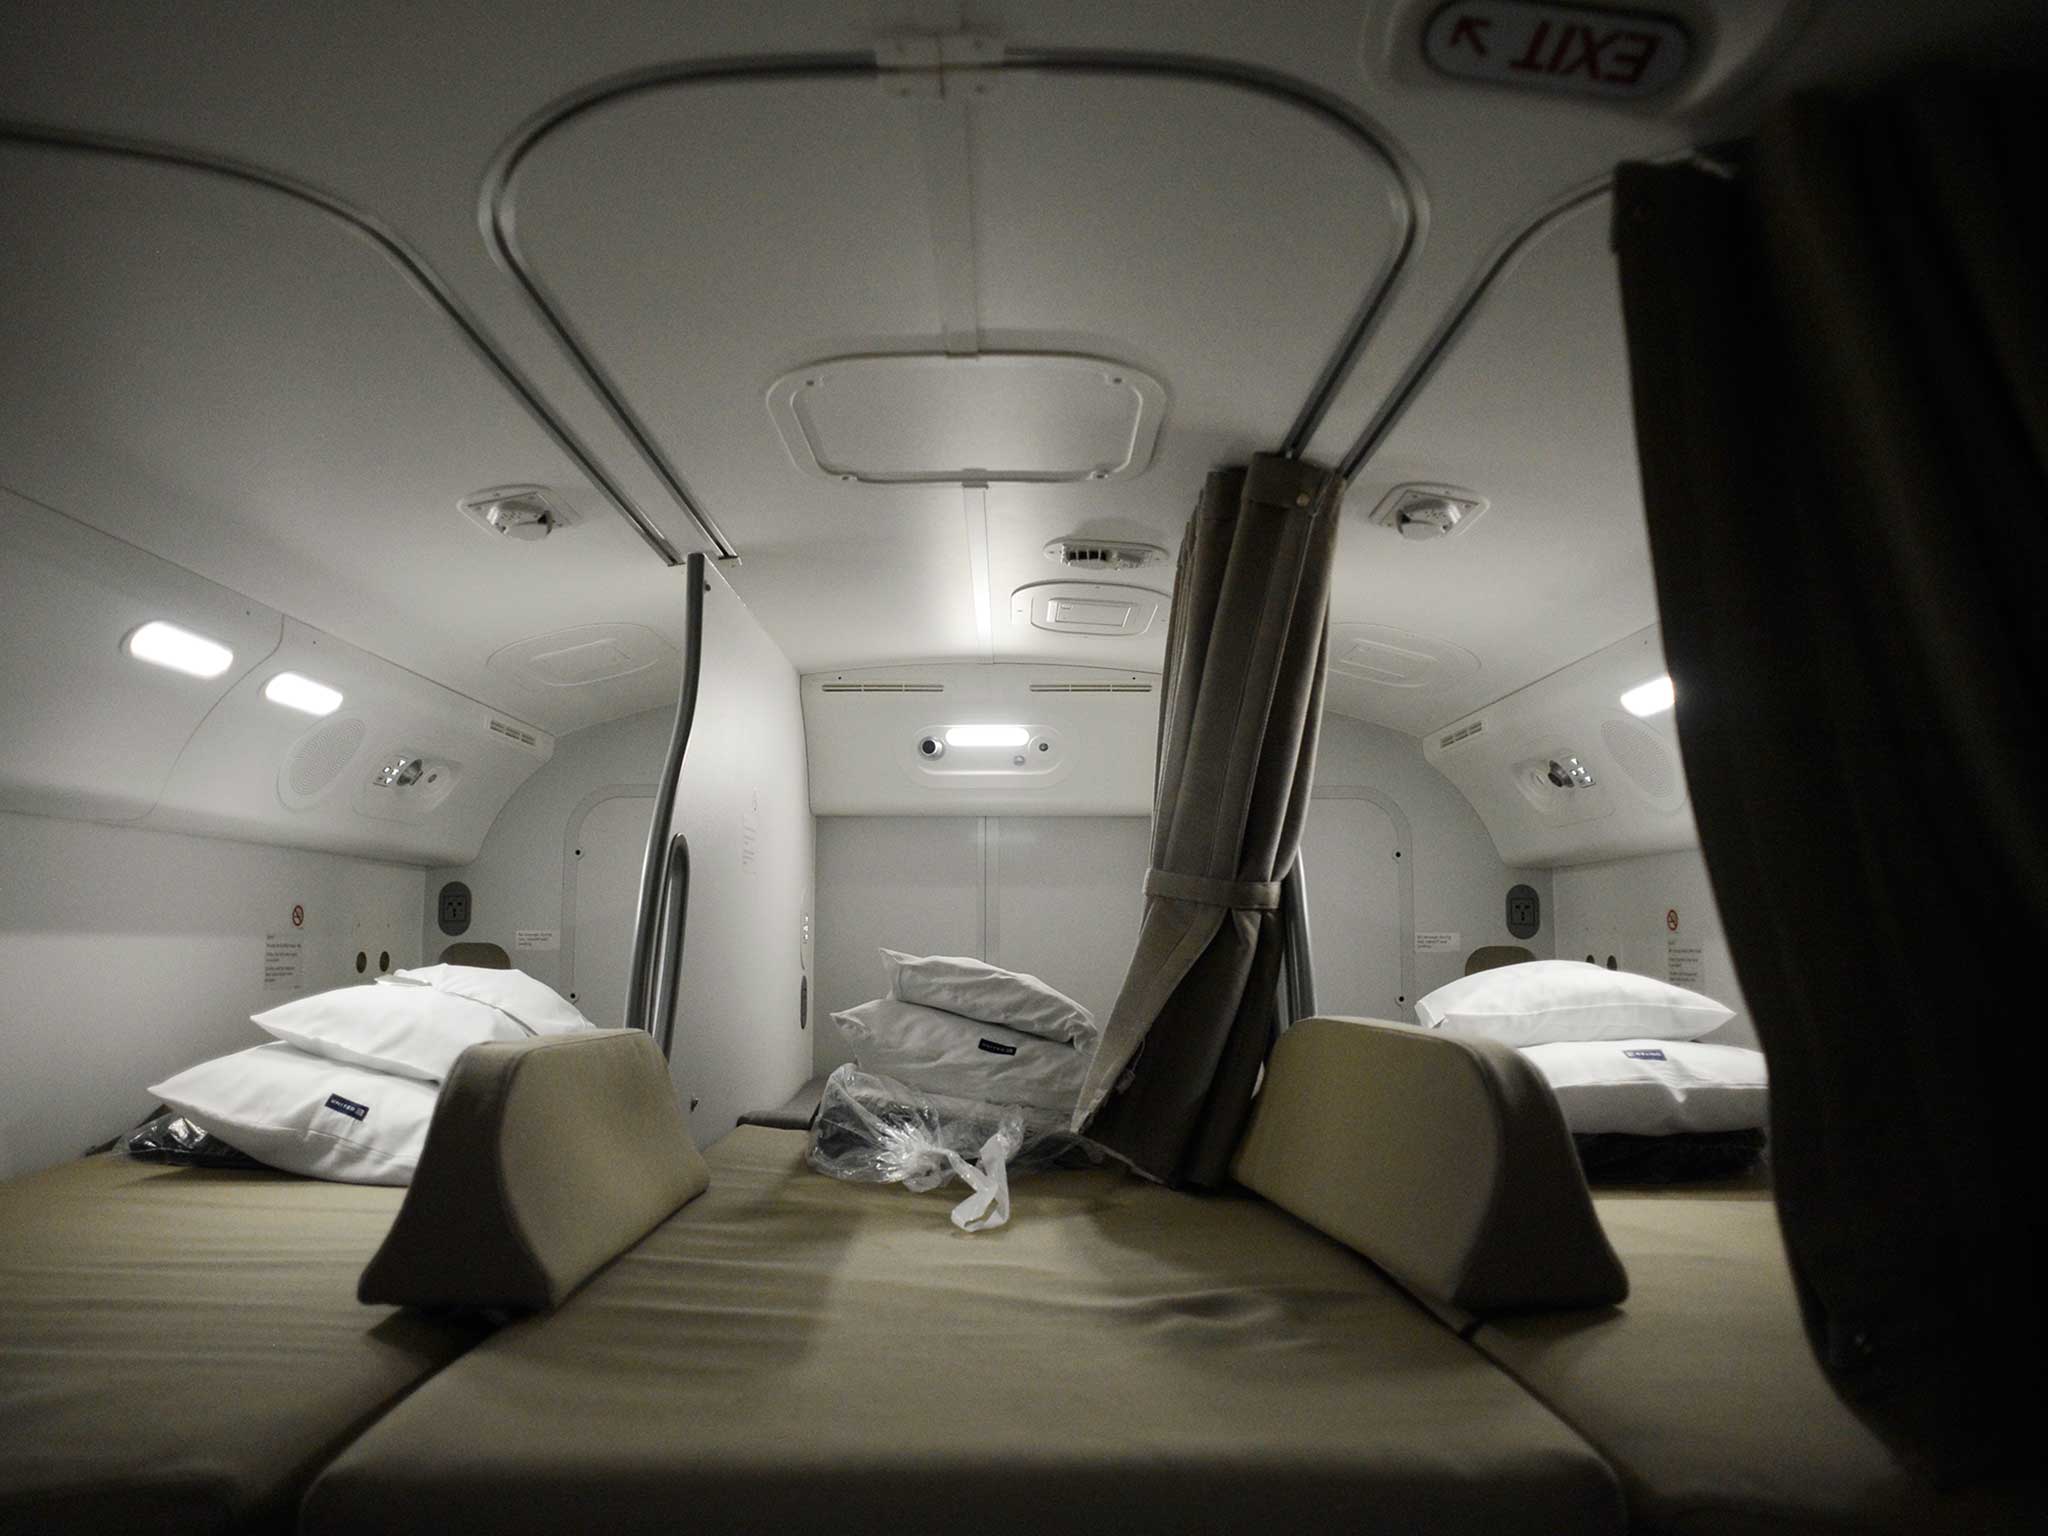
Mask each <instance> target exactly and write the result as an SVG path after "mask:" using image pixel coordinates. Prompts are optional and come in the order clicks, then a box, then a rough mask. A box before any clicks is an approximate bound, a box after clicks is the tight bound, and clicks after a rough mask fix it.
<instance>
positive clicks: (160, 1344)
mask: <svg viewBox="0 0 2048 1536" xmlns="http://www.w3.org/2000/svg"><path fill="white" fill-rule="evenodd" d="M403 1194H404V1191H403V1190H398V1189H371V1188H366V1187H363V1186H359V1185H348V1184H323V1183H318V1182H315V1181H312V1180H308V1179H298V1178H293V1177H291V1176H289V1175H287V1174H272V1173H267V1172H220V1171H212V1170H205V1169H196V1168H167V1167H164V1166H162V1165H159V1164H150V1163H140V1162H136V1161H134V1160H132V1159H129V1158H126V1157H123V1156H121V1155H119V1154H109V1155H104V1156H100V1157H92V1158H86V1159H83V1160H81V1161H78V1162H74V1163H68V1164H65V1165H64V1166H62V1167H58V1168H53V1169H50V1170H49V1171H47V1172H45V1173H40V1174H36V1175H33V1176H31V1177H29V1178H25V1179H19V1180H16V1181H14V1182H12V1183H8V1184H0V1532H6V1533H9V1536H13V1533H29V1532H34V1533H37V1536H60V1533H66V1532H81V1533H83V1532H92V1533H125V1532H164V1533H175V1536H205V1533H212V1532H229V1531H232V1532H245V1531H288V1530H290V1529H291V1528H292V1516H293V1513H294V1509H295V1506H296V1504H297V1502H298V1498H299V1495H300V1494H301V1493H302V1492H303V1490H304V1488H305V1485H306V1483H307V1482H308V1481H309V1480H310V1479H311V1477H312V1475H313V1473H314V1472H315V1471H316V1470H318V1468H319V1467H320V1466H321V1465H322V1463H324V1462H325V1461H326V1460H327V1459H328V1457H330V1456H331V1455H332V1454H333V1453H334V1452H335V1451H336V1450H337V1449H338V1448H340V1447H341V1446H342V1445H344V1444H346V1443H347V1441H348V1440H349V1439H350V1438H351V1437H352V1436H353V1435H354V1434H355V1432H356V1431H357V1430H359V1429H361V1428H362V1426H363V1425H365V1424H367V1423H368V1422H369V1421H370V1420H372V1419H374V1418H375V1417H376V1416H377V1415H378V1413H380V1412H381V1411H382V1410H383V1409H384V1408H385V1407H386V1406H388V1405H389V1404H390V1403H391V1402H392V1401H393V1400H395V1399H396V1398H398V1397H399V1396H401V1395H402V1394H403V1393H404V1392H405V1391H406V1390H407V1389H408V1388H409V1387H411V1386H412V1385H413V1384H414V1383H415V1382H417V1381H418V1380H419V1379H420V1378H421V1377H422V1376H425V1375H427V1374H428V1373H429V1372H431V1371H433V1370H434V1369H436V1368H437V1367H439V1366H440V1365H442V1364H444V1363H445V1362H446V1361H448V1360H450V1359H452V1358H453V1357H454V1356H455V1355H457V1354H459V1353H460V1352H461V1351H462V1350H463V1349H464V1348H466V1347H467V1346H468V1345H469V1344H471V1343H473V1342H474V1341H475V1338H476V1334H475V1332H474V1331H471V1330H465V1329H458V1328H453V1327H448V1326H438V1325H432V1324H428V1323H425V1322H423V1321H421V1320H419V1319H417V1318H413V1317H408V1316H398V1315H394V1314H393V1313H392V1312H391V1311H390V1309H388V1308H382V1307H364V1306H362V1305H361V1304H360V1303H358V1302H357V1301H356V1298H355V1285H356V1276H357V1275H358V1274H359V1273H360V1272H361V1270H362V1267H363V1264H364V1263H365V1261H366V1260H367V1259H368V1258H369V1256H370V1254H371V1252H372V1251H373V1250H374V1249H375V1248H376V1246H377V1243H378V1242H379V1240H380V1239H381V1238H382V1237H383V1235H384V1231H385V1229H386V1228H387V1227H388V1226H389V1225H390V1224H391V1218H392V1215H393V1213H394V1212H395V1211H396V1210H397V1209H398V1202H399V1199H400V1197H401V1196H402V1195H403Z"/></svg>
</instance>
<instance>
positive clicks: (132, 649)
mask: <svg viewBox="0 0 2048 1536" xmlns="http://www.w3.org/2000/svg"><path fill="white" fill-rule="evenodd" d="M128 654H129V655H130V656H133V657H134V658H135V659H136V660H137V661H146V662H148V663H149V664H150V665H151V666H153V667H169V668H170V669H171V670H172V671H173V672H183V673H184V674H185V675H186V676H187V677H219V676H220V675H221V673H223V672H225V671H227V669H228V668H229V667H231V666H233V665H234V663H235V653H234V652H233V651H231V650H229V649H228V648H227V647H226V646H224V645H222V644H221V643H220V642H219V641H218V640H209V639H207V638H206V636H204V635H195V634H193V633H192V631H191V630H189V629H180V628H178V626H177V625H175V624H167V623H165V622H164V621H163V620H162V619H151V620H150V621H149V622H148V623H147V624H145V625H143V626H142V628H140V629H138V630H136V631H135V633H134V634H132V635H130V636H129V637H128Z"/></svg>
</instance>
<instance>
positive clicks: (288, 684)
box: [263, 672, 341, 715]
mask: <svg viewBox="0 0 2048 1536" xmlns="http://www.w3.org/2000/svg"><path fill="white" fill-rule="evenodd" d="M263 697H265V698H266V699H268V700H270V702H271V703H273V704H282V705H283V706H284V707H285V708H286V709H296V710H299V711H301V712H302V713H304V714H308V715H331V714H333V713H334V712H335V711H336V710H337V709H339V708H341V692H340V690H339V689H335V688H330V687H328V686H327V685H326V684H325V683H316V682H314V681H313V679H311V678H310V677H301V676H299V674H298V673H296V672H280V673H278V674H277V676H275V677H273V678H272V679H271V680H270V681H269V682H267V683H265V684H264V685H263Z"/></svg>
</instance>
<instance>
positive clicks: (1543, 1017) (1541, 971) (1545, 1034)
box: [1415, 960, 1770, 1136]
mask: <svg viewBox="0 0 2048 1536" xmlns="http://www.w3.org/2000/svg"><path fill="white" fill-rule="evenodd" d="M1415 1013H1416V1017H1417V1018H1418V1019H1419V1020H1420V1021H1421V1022H1422V1024H1423V1026H1424V1027H1425V1028H1428V1029H1441V1030H1443V1031H1444V1032H1445V1033H1446V1034H1460V1035H1474V1036H1479V1037H1482V1038H1486V1039H1491V1040H1500V1041H1503V1042H1505V1043H1507V1044H1509V1045H1514V1046H1519V1047H1520V1048H1521V1050H1522V1053H1523V1054H1524V1055H1525V1056H1527V1057H1528V1058H1529V1060H1530V1062H1531V1063H1533V1064H1534V1065H1535V1067H1536V1069H1537V1070H1538V1071H1539V1072H1541V1073H1542V1074H1543V1076H1544V1078H1545V1079H1546V1080H1547V1081H1548V1082H1549V1083H1550V1086H1551V1088H1552V1089H1553V1090H1554V1091H1555V1092H1556V1094H1557V1101H1558V1105H1559V1107H1560V1108H1561V1109H1562V1110H1563V1111H1564V1119H1565V1124H1566V1125H1567V1126H1569V1127H1570V1128H1571V1130H1572V1132H1573V1133H1574V1134H1575V1135H1579V1136H1596V1135H1626V1136H1672V1135H1701V1134H1722V1133H1727V1132H1736V1131H1750V1130H1754V1129H1756V1128H1758V1127H1761V1126H1762V1125H1763V1124H1764V1123H1765V1121H1766V1120H1767V1119H1768V1115H1769V1107H1770V1088H1769V1079H1768V1077H1767V1075H1766V1073H1765V1070H1764V1058H1763V1053H1762V1052H1761V1051H1752V1050H1746V1049H1744V1048H1742V1047H1740V1046H1732V1045H1705V1044H1701V1043H1700V1036H1702V1035H1705V1034H1708V1033H1710V1032H1711V1031H1713V1030H1716V1029H1719V1028H1720V1027H1721V1026H1722V1025H1723V1024H1725V1023H1727V1022H1728V1020H1729V1019H1731V1018H1733V1017H1734V1016H1735V1014H1734V1010H1733V1009H1731V1008H1725V1007H1723V1006H1722V1005H1721V1004H1719V1003H1717V1002H1715V1001H1714V1000H1713V999H1712V998H1710V997H1703V996H1701V995H1700V994H1699V993H1697V992H1689V991H1687V990H1686V989H1685V988H1684V987H1674V986H1672V985H1670V984H1669V983H1668V982H1662V981H1657V980H1655V979H1654V978H1652V977H1649V976H1638V975H1635V974H1634V973H1633V972H1629V971H1610V970H1607V969H1605V968H1603V967H1601V966H1597V965H1589V964H1587V963H1586V962H1585V961H1583V960H1532V961H1528V962H1525V963H1524V964H1521V965H1507V966H1501V967H1499V968H1498V969H1495V970H1489V971H1480V972H1478V973H1476V974H1474V975H1471V976H1464V977H1460V978H1459V979H1458V980H1456V981H1453V982H1451V983H1449V984H1448V985H1446V986H1442V987H1439V988H1437V989H1436V991H1434V992H1432V993H1430V994H1429V996H1427V997H1425V998H1423V999H1422V1000H1421V1001H1420V1002H1418V1003H1417V1004H1416V1005H1415Z"/></svg>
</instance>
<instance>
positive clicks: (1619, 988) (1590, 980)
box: [1415, 960, 1735, 1045]
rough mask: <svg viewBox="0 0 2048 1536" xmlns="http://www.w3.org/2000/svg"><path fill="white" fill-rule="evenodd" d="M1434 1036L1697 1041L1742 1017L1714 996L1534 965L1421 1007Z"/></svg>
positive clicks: (1558, 964) (1537, 1041)
mask: <svg viewBox="0 0 2048 1536" xmlns="http://www.w3.org/2000/svg"><path fill="white" fill-rule="evenodd" d="M1415 1016H1416V1018H1418V1019H1420V1020H1421V1021H1422V1023H1423V1025H1424V1026H1425V1027H1426V1028H1429V1029H1441V1030H1443V1031H1444V1032H1446V1033H1447V1034H1454V1035H1477V1036H1480V1037H1482V1038H1485V1039H1489V1040H1499V1041H1502V1042H1503V1043H1505V1044H1507V1045H1547V1044H1549V1043H1550V1042H1552V1041H1554V1040H1697V1039H1698V1038H1699V1037H1700V1036H1701V1035H1704V1034H1706V1033H1707V1032H1708V1031H1710V1030H1715V1029H1719V1028H1720V1027H1721V1026H1722V1025H1723V1024H1725V1023H1727V1022H1728V1021H1729V1020H1730V1019H1732V1018H1734V1017H1735V1010H1734V1009H1732V1008H1724V1007H1722V1006H1721V1005H1720V1004H1719V1003H1717V1002H1715V1001H1714V1000H1713V999H1712V998H1711V997H1702V996H1701V995H1700V994H1699V993H1697V992H1688V991H1686V990H1685V988H1683V987H1674V986H1672V985H1671V984H1670V983H1669V982H1664V981H1657V980H1655V979H1654V978H1652V977H1649V976H1638V975H1636V974H1635V973H1634V972H1633V971H1610V970H1608V969H1606V968H1605V967H1604V966H1598V965H1588V964H1587V963H1586V962H1585V961H1583V960H1528V961H1524V962H1523V963H1522V964H1520V965H1503V966H1499V967H1497V968H1495V969H1493V970H1490V971H1480V972H1478V973H1477V974H1475V975H1471V976H1461V977H1459V978H1458V979H1457V980H1456V981H1452V982H1446V983H1445V984H1444V985H1443V986H1441V987H1438V988H1437V989H1436V990H1435V991H1434V992H1432V993H1430V994H1429V996H1427V997H1425V998H1423V999H1422V1000H1421V1001H1419V1002H1417V1003H1416V1005H1415Z"/></svg>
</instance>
